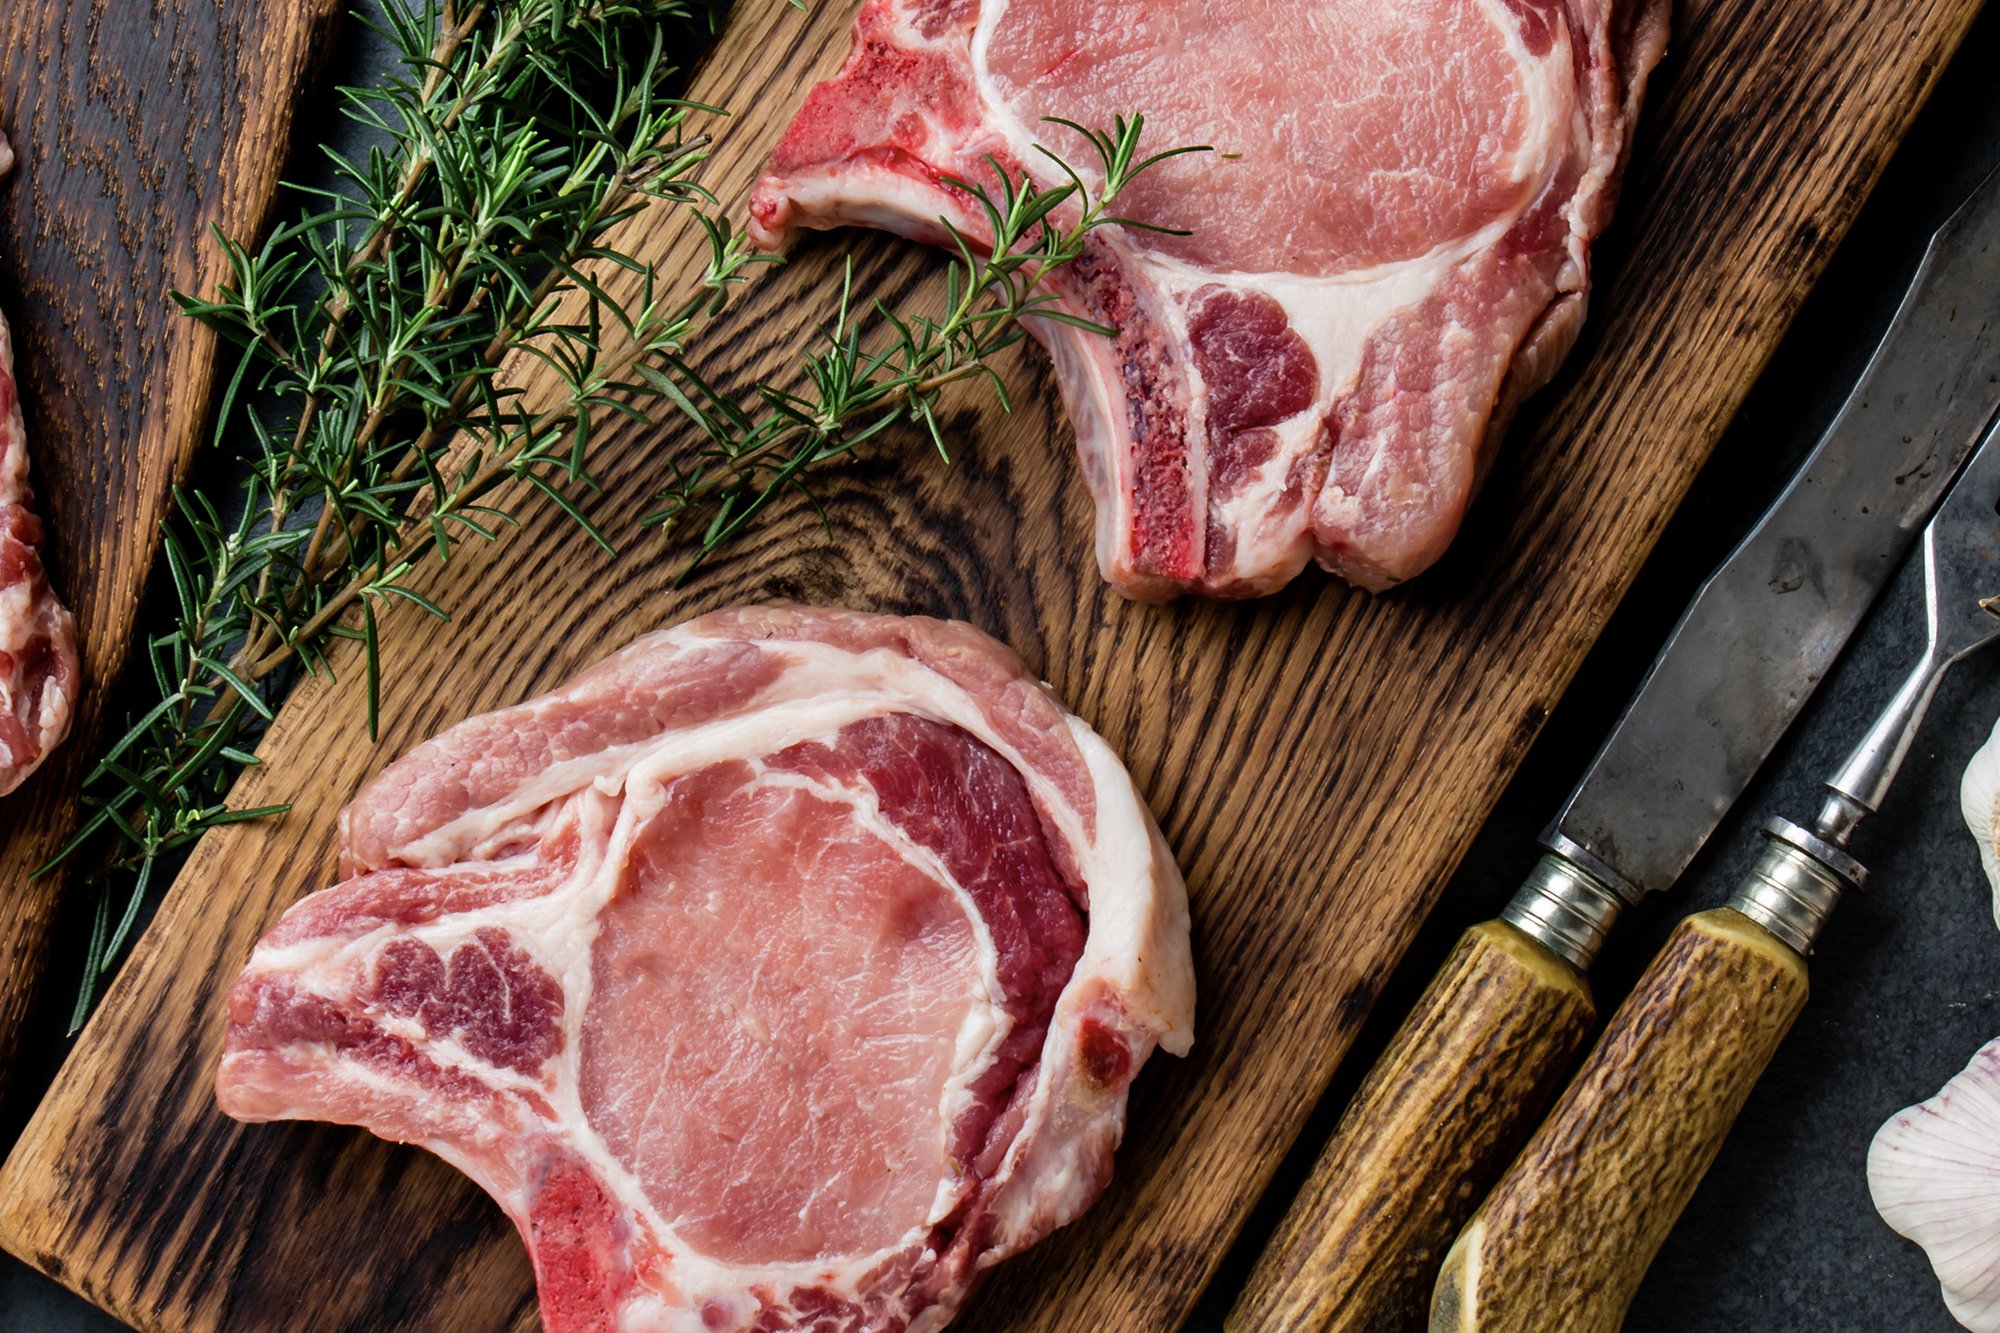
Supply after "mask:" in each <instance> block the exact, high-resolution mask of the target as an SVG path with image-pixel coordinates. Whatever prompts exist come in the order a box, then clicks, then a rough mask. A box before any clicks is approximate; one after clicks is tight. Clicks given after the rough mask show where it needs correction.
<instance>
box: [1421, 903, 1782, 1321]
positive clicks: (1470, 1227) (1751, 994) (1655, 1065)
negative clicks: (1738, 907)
mask: <svg viewBox="0 0 2000 1333" xmlns="http://www.w3.org/2000/svg"><path fill="white" fill-rule="evenodd" d="M1740 897H1741V895H1739V899H1740ZM1734 901H1737V900H1732V902H1734ZM1806 990H1807V986H1806V964H1805V959H1804V958H1803V957H1801V956H1800V954H1799V953H1798V952H1797V951H1796V950H1794V949H1793V948H1792V947H1791V946H1789V945H1787V944H1785V943H1783V942H1781V941H1780V940H1779V939H1778V938H1777V937H1776V936H1775V935H1773V934H1772V933H1771V932H1770V931H1768V930H1766V929H1765V928H1764V927H1763V926H1760V925H1758V924H1757V923H1756V922H1755V921H1752V920H1751V919H1750V918H1749V917H1747V916H1744V915H1742V914H1741V913H1739V912H1737V911H1735V910H1733V908H1730V907H1722V908H1717V909H1715V910H1714V911H1709V912H1703V913H1700V914H1699V915H1697V916H1692V917H1689V918H1688V919H1687V920H1685V921H1683V922H1681V924H1680V925H1679V926H1678V927H1676V928H1675V930H1674V933H1673V935H1672V936H1671V937H1670V938H1669V939H1668V941H1667V945H1666V947H1665V948H1664V949H1662V950H1661V952H1660V955H1659V956H1658V957H1657V958H1655V959H1654V960H1653V965H1652V966H1651V967H1650V968H1649V969H1647V972H1646V975H1645V976H1644V977H1643V978H1641V979H1640V981H1639V984H1638V986H1637V987H1636V988H1635V989H1634V990H1633V992H1632V994H1631V996H1630V997H1629V998H1628V999H1627V1000H1626V1001H1625V1003H1624V1004H1622V1005H1620V1006H1619V1007H1618V1012H1617V1013H1615V1014H1614V1015H1612V1018H1611V1022H1610V1024H1609V1026H1608V1027H1607V1028H1606V1029H1605V1032H1604V1036H1603V1037H1602V1038H1600V1039H1599V1041H1598V1043H1597V1045H1596V1047H1595V1048H1594V1049H1593V1050H1592V1051H1591V1053H1590V1056H1589V1058H1588V1059H1587V1060H1586V1061H1585V1062H1584V1067H1583V1069H1582V1071H1581V1072H1580V1073H1579V1074H1578V1075H1577V1078H1576V1081H1575V1082H1574V1083H1572V1084H1571V1085H1570V1087H1569V1089H1568V1090H1567V1091H1566V1092H1564V1093H1563V1095H1562V1098H1561V1100H1560V1101H1558V1102H1557V1103H1556V1108H1555V1110H1554V1112H1552V1113H1551V1114H1550V1117H1549V1119H1548V1121H1547V1122H1546V1123H1544V1124H1543V1125H1542V1127H1541V1129H1540V1130H1538V1131H1537V1132H1536V1134H1535V1136H1534V1138H1533V1139H1531V1140H1530V1141H1529V1143H1528V1146H1527V1148H1526V1149H1525V1150H1524V1151H1523V1152H1522V1154H1521V1156H1520V1158H1519V1159H1518V1160H1516V1161H1515V1163H1514V1164H1513V1166H1511V1167H1510V1168H1508V1171H1507V1173H1506V1175H1505V1176H1503V1177H1502V1178H1501V1181H1500V1183H1499V1185H1497V1186H1496V1187H1495V1188H1494V1190H1493V1193H1492V1194H1491V1195H1489V1196H1488V1197H1487V1199H1486V1202H1485V1203H1483V1204H1482V1205H1480V1208H1479V1211H1478V1212H1476V1213H1475V1214H1473V1217H1472V1221H1471V1222H1469V1223H1468V1224H1467V1225H1466V1228H1465V1230H1464V1231H1463V1232H1461V1233H1460V1234H1459V1237H1458V1240H1457V1241H1456V1242H1455V1243H1454V1244H1453V1245H1452V1247H1451V1252H1450V1254H1448V1255H1447V1256H1446V1257H1445V1261H1444V1268H1443V1271H1442V1272H1441V1273H1440V1274H1439V1276H1438V1282H1437V1291H1436V1293H1435V1295H1434V1296H1433V1298H1432V1302H1431V1324H1430V1326H1431V1333H1446V1331H1447V1330H1449V1333H1472V1331H1473V1330H1478V1331H1479V1333H1502V1331H1503V1330H1509V1331H1511V1330H1519V1333H1546V1330H1551V1329H1562V1330H1563V1331H1564V1333H1616V1330H1617V1329H1618V1327H1619V1325H1620V1324H1621V1323H1622V1322H1623V1320H1624V1317H1625V1310H1626V1307H1627V1306H1629V1305H1630V1304H1631V1301H1632V1296H1633V1293H1634V1292H1636V1291H1637V1290H1638V1288H1639V1282H1640V1280H1641V1279H1642V1278H1644V1277H1645V1274H1646V1269H1647V1268H1648V1267H1649V1266H1650V1265H1651V1264H1652V1261H1653V1256H1654V1254H1656V1253H1657V1252H1658V1251H1659V1248H1660V1244H1661V1242H1662V1241H1664V1240H1665V1239H1666V1237H1667V1232H1668V1231H1669V1230H1671V1229H1672V1227H1673V1225H1674V1222H1675V1221H1676V1220H1677V1219H1678V1218H1679V1217H1680V1213H1681V1209H1682V1208H1683V1207H1685V1206H1686V1204H1687V1201H1688V1199H1689V1198H1690V1197H1691V1196H1692V1195H1693V1194H1694V1190H1695V1186H1696V1185H1697V1184H1699V1183H1700V1181H1701V1178H1702V1176H1703V1174H1705V1173H1706V1172H1707V1170H1708V1167H1709V1164H1710V1163H1711V1162H1713V1161H1714V1160H1715V1154H1716V1152H1717V1150H1718V1149H1720V1148H1721V1146H1722V1140H1723V1138H1724V1137H1725V1136H1726V1135H1727V1134H1728V1133H1729V1128H1730V1126H1731V1125H1732V1124H1733V1123H1734V1122H1735V1120H1736V1116H1737V1113H1738V1112H1739V1111H1741V1110H1742V1108H1743V1103H1744V1101H1745V1100H1746V1099H1747V1098H1748V1097H1749V1095H1750V1089H1751V1087H1752V1086H1753V1085H1754V1084H1755V1083H1756V1081H1757V1078H1758V1076H1759V1075H1760V1074H1762V1073H1763V1071H1764V1066H1765V1065H1766V1064H1768V1063H1769V1062H1770V1059H1771V1056H1772V1054H1773V1052H1775V1051H1776V1050H1777V1048H1778V1043H1779V1042H1780V1041H1781V1040H1783V1038H1784V1035H1785V1033H1786V1031H1787V1030H1789V1029H1790V1028H1791V1026H1792V1020H1793V1019H1794V1018H1796V1017H1797V1016H1798V1013H1799V1010H1800V1008H1801V1007H1803V1006H1804V1004H1805V1001H1806Z"/></svg>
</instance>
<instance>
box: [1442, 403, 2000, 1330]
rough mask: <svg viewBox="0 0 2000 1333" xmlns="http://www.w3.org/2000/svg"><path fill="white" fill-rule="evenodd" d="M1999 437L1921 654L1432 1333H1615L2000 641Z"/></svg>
mask: <svg viewBox="0 0 2000 1333" xmlns="http://www.w3.org/2000/svg"><path fill="white" fill-rule="evenodd" d="M1996 502H2000V426H1996V427H1995V428H1994V429H1993V430H1992V431H1991V432H1989V433H1988V434H1987V436H1986V438H1985V439H1984V440H1983V441H1982V442H1981V444H1980V446H1979V449H1978V451H1977V452H1976V453H1975V454H1974V455H1973V457H1972V460H1971V461H1970V462H1969V463H1967V464H1966V466H1965V470H1964V472H1963V473H1962V474H1961V475H1960V476H1959V478H1958V480H1957V481H1956V483H1954V484H1953V486H1952V488H1951V491H1950V492H1949V494H1948V495H1947V496H1946V498H1945V501H1944V504H1943V507H1942V508H1940V509H1939V510H1938V513H1937V516H1936V517H1935V518H1934V519H1932V521H1931V523H1930V524H1929V526H1928V527H1927V528H1926V529H1925V531H1924V581H1923V588H1922V593H1921V596H1922V597H1923V599H1924V603H1925V611H1926V616H1925V622H1926V627H1927V631H1928V632H1927V634H1926V636H1925V637H1926V642H1925V647H1924V651H1923V653H1922V655H1921V656H1920V657H1919V658H1918V660H1917V662H1916V664H1915V666H1914V667H1913V668H1912V669H1911V670H1910V672H1909V675H1908V676H1907V677H1906V678H1905V679H1904V681H1903V684H1902V686H1901V688H1899V689H1898V690H1897V691H1896V694H1895V697H1894V698H1892V699H1891V700H1890V701H1889V704H1888V706H1887V707H1886V708H1884V709H1883V710H1882V713H1881V715H1880V716H1879V717H1877V718H1876V720H1875V722H1874V725H1873V726H1871V727H1870V728H1869V730H1868V733H1867V735H1866V736H1864V737H1863V738H1862V740H1861V743H1860V744H1859V745H1858V746H1856V747H1855V749H1854V752H1853V753H1852V754H1851V755H1850V756H1849V758H1848V760H1847V762H1846V763H1845V764H1843V765H1842V766H1841V769H1840V771H1839V772H1838V773H1836V774H1834V775H1833V776H1832V777H1831V778H1829V779H1828V780H1827V782H1826V790H1827V794H1826V800H1825V803H1824V804H1823V805H1822V806H1821V808H1820V811H1819V814H1818V815H1817V816H1816V817H1815V818H1814V820H1813V822H1812V824H1811V825H1810V826H1809V827H1807V826H1801V825H1798V824H1794V823H1792V822H1791V821H1790V820H1786V819H1774V820H1772V821H1771V822H1770V823H1769V824H1767V825H1766V826H1765V829H1764V832H1765V836H1766V842H1765V846H1764V848H1763V851H1762V854H1761V855H1760V856H1759V857H1758V859H1757V861H1756V862H1755V864H1754V865H1753V866H1752V868H1751V870H1750V872H1749V874H1747V875H1746V876H1745V877H1744V879H1743V882H1742V884H1741V885H1740V886H1739V887H1738V889H1737V890H1736V892H1735V893H1734V894H1733V895H1732V896H1731V897H1730V899H1729V901H1728V903H1727V905H1725V906H1723V907H1720V908H1717V909H1715V910H1714V911H1709V912H1702V913H1699V914H1697V915H1695V916H1692V917H1689V918H1688V919H1687V920H1685V921H1683V922H1682V923H1681V924H1680V925H1679V926H1678V927H1676V928H1675V931H1674V934H1673V936H1672V937H1671V938H1670V939H1669V940H1668V941H1667V944H1666V946H1665V947H1664V948H1663V949H1661V951H1660V954H1659V956H1658V957H1657V958H1655V959H1654V961H1653V964H1652V966H1651V967H1650V968H1648V969H1647V972H1646V974H1645V975H1644V976H1643V977H1642V978H1640V981H1639V983H1638V985H1636V986H1635V987H1633V990H1632V994H1631V995H1630V996H1629V997H1627V999H1626V1000H1625V1002H1624V1003H1623V1004H1621V1005H1620V1006H1619V1007H1618V1012H1617V1013H1616V1014H1614V1015H1613V1016H1612V1018H1611V1022H1610V1023H1609V1024H1607V1025H1606V1027H1605V1031H1604V1036H1603V1037H1602V1038H1601V1039H1600V1040H1599V1041H1598V1043H1597V1046H1596V1047H1595V1048H1594V1049H1593V1050H1592V1051H1591V1053H1590V1056H1589V1057H1588V1058H1587V1059H1586V1060H1585V1061H1584V1064H1583V1067H1582V1068H1581V1069H1580V1070H1579V1071H1578V1073H1577V1077H1576V1081H1575V1082H1574V1083H1572V1084H1571V1085H1570V1087H1569V1089H1568V1090H1567V1091H1566V1092H1565V1093H1564V1094H1563V1096H1562V1099H1561V1100H1560V1101H1558V1102H1557V1103H1556V1107H1555V1110H1554V1111H1553V1112H1551V1113H1550V1115H1549V1119H1548V1120H1547V1122H1546V1123H1544V1124H1543V1125H1542V1126H1541V1128H1539V1129H1538V1130H1536V1131H1535V1135H1534V1137H1533V1138H1532V1139H1530V1140H1529V1142H1528V1145H1527V1147H1526V1148H1525V1149H1524V1150H1523V1151H1522V1153H1521V1156H1520V1157H1519V1158H1518V1159H1517V1160H1516V1161H1515V1162H1514V1164H1513V1165H1512V1166H1510V1167H1509V1168H1508V1169H1507V1171H1506V1173H1505V1174H1504V1175H1503V1176H1502V1177H1501V1179H1500V1182H1499V1184H1497V1185H1496V1186H1495V1187H1494V1190H1493V1193H1492V1194H1491V1195H1489V1196H1488V1197H1487V1199H1486V1201H1485V1202H1484V1203H1482V1204H1481V1205H1480V1206H1479V1209H1478V1211H1477V1212H1475V1213H1474V1214H1473V1216H1472V1219H1471V1220H1470V1221H1469V1222H1468V1223H1467V1224H1466V1227H1465V1230H1464V1231H1463V1232H1461V1233H1460V1235H1459V1238H1458V1240H1457V1242H1456V1243H1455V1244H1454V1245H1453V1246H1452V1249H1451V1252H1450V1253H1449V1254H1448V1255H1447V1256H1446V1258H1445V1262H1444V1265H1443V1270H1442V1272H1441V1273H1440V1275H1439V1278H1438V1283H1437V1289H1436V1294H1435V1297H1434V1299H1433V1302H1432V1305H1431V1330H1432V1333H1475V1331H1476V1333H1539V1331H1540V1330H1543V1329H1549V1328H1560V1329H1564V1330H1566V1331H1567V1333H1616V1330H1617V1328H1618V1326H1619V1325H1620V1324H1621V1323H1622V1322H1623V1321H1624V1318H1625V1312H1626V1309H1627V1307H1628V1306H1629V1305H1630V1304H1631V1300H1632V1297H1633V1295H1634V1294H1635V1293H1636V1292H1637V1291H1638V1289H1639V1283H1640V1282H1641V1280H1643V1279H1644V1277H1645V1275H1646V1270H1647V1269H1648V1268H1649V1267H1651V1265H1652V1262H1653V1257H1654V1255H1656V1254H1657V1253H1658V1252H1659V1248H1660V1245H1661V1243H1662V1242H1664V1241H1665V1240H1666V1237H1667V1233H1668V1232H1669V1231H1671V1230H1672V1228H1673V1225H1674V1223H1675V1222H1676V1221H1677V1220H1679V1218H1680V1214H1681V1210H1682V1209H1683V1208H1684V1207H1686V1205H1687V1201H1688V1200H1689V1198H1691V1197H1692V1196H1693V1194H1694V1191H1695V1188H1696V1186H1698V1185H1699V1184H1700V1183H1701V1179H1702V1177H1703V1176H1704V1175H1705V1174H1706V1173H1707V1171H1708V1168H1709V1165H1710V1164H1711V1163H1712V1162H1713V1161H1714V1160H1715V1155H1716V1153H1717V1152H1718V1151H1719V1150H1720V1149H1721V1147H1722V1141H1723V1139H1724V1138H1725V1137H1727V1135H1728V1133H1729V1129H1730V1127H1731V1126H1732V1125H1733V1124H1734V1123H1735V1121H1736V1117H1737V1115H1738V1114H1739V1113H1740V1112H1741V1111H1742V1109H1743V1104H1744V1102H1745V1101H1746V1100H1747V1099H1748V1098H1749V1096H1750V1091H1751V1089H1752V1088H1753V1087H1755V1086H1756V1082H1757V1079H1758V1078H1759V1077H1760V1076H1761V1075H1762V1073H1763V1071H1764V1068H1765V1066H1766V1065H1767V1064H1769V1062H1770V1059H1771V1056H1772V1055H1773V1054H1774V1053H1775V1052H1776V1050H1777V1048H1778V1045H1779V1043H1780V1042H1781V1041H1783V1039H1784V1037H1785V1034H1786V1032H1787V1031H1789V1030H1790V1028H1791V1025H1792V1021H1793V1020H1794V1019H1795V1018H1796V1017H1797V1016H1798V1013H1799V1010H1800V1009H1802V1008H1803V1007H1804V1005H1805V1001H1806V995H1807V983H1806V962H1805V959H1806V956H1807V955H1809V954H1810V953H1811V952H1812V948H1813V943H1814V941H1815V940H1817V939H1818V937H1819V934H1820V932H1821V930H1822V929H1823V928H1824V927H1825V925H1826V921H1827V917H1828V916H1829V914H1830V913H1831V912H1832V911H1833V908H1834V906H1835V905H1836V904H1837V903H1838V902H1839V901H1840V897H1841V895H1842V893H1843V892H1845V891H1847V890H1850V889H1854V888H1857V887H1859V886H1860V884H1861V883H1862V881H1863V879H1864V878H1865V877H1866V873H1867V872H1866V871H1865V869H1864V868H1863V867H1862V865H1861V863H1860V862H1859V861H1857V860H1855V859H1854V857H1853V856H1852V855H1851V854H1850V853H1849V852H1848V850H1847V847H1848V843H1849V840H1850V839H1851V837H1852V836H1853V833H1854V830H1855V828H1856V827H1857V826H1858V825H1859V824H1860V823H1861V821H1862V820H1863V819H1865V818H1866V817H1867V816H1868V815H1870V814H1872V813H1873V812H1874V811H1875V809H1876V807H1878V806H1879V805H1880V804H1881V802H1882V798H1883V797H1884V796H1885V795H1886V794H1887V792H1888V790H1889V785H1890V784H1891V783H1892V782H1893V781H1894V780H1895V776H1896V772H1897V770H1898V769H1899V768H1900V767H1901V765H1902V762H1903V758H1904V756H1905V755H1906V754H1908V753H1909V749H1910V744H1911V742H1912V741H1913V740H1914V739H1915V737H1916V734H1917V730H1918V728H1919V727H1921V726H1922V725H1923V718H1924V713H1925V711H1926V710H1927V709H1928V708H1929V706H1930V701H1931V699H1932V698H1933V697H1934V696H1935V694H1936V692H1937V687H1938V684H1939V682H1940V681H1942V680H1943V678H1944V675H1945V673H1946V672H1947V671H1948V670H1950V669H1951V667H1952V666H1953V665H1954V664H1955V663H1957V662H1959V661H1962V660H1963V659H1964V658H1965V657H1966V656H1968V655H1969V654H1971V653H1972V652H1974V651H1975V650H1977V649H1979V648H1982V647H1984V646H1986V645H1987V644H1990V643H1992V642H1993V641H1994V640H1995V639H2000V618H1996V617H1995V616H1994V615H1993V614H1992V613H1991V612H1990V611H1989V610H1988V609H1987V607H1986V605H1985V601H1984V595H1985V594H1990V593H1992V592H1994V591H1995V590H1996V589H2000V515H1996V512H1995V505H1996Z"/></svg>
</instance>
